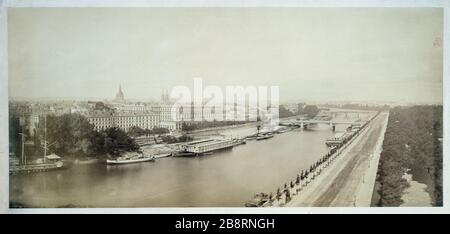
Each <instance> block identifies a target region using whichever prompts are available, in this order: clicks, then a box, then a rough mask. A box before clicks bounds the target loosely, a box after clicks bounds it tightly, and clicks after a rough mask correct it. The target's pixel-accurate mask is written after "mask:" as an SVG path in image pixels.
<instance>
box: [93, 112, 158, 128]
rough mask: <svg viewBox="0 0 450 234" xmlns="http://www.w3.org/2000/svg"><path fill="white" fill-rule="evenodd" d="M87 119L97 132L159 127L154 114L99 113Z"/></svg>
mask: <svg viewBox="0 0 450 234" xmlns="http://www.w3.org/2000/svg"><path fill="white" fill-rule="evenodd" d="M87 119H88V121H89V123H91V124H93V125H94V128H95V130H98V131H99V130H105V129H108V128H112V127H117V128H120V129H122V130H124V131H128V130H130V128H131V127H133V126H135V127H139V128H142V129H152V128H154V127H159V126H160V120H159V114H158V113H155V112H113V111H101V112H92V113H90V114H89V115H88V116H87Z"/></svg>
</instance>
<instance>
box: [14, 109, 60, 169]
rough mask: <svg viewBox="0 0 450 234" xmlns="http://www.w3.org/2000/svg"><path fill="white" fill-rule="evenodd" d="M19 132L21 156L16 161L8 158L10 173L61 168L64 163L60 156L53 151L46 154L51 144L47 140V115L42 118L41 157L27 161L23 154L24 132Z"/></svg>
mask: <svg viewBox="0 0 450 234" xmlns="http://www.w3.org/2000/svg"><path fill="white" fill-rule="evenodd" d="M19 134H20V135H21V140H22V156H21V160H16V162H14V160H10V165H9V173H10V174H18V173H33V172H43V171H50V170H57V169H61V168H63V165H64V163H63V161H62V159H61V157H59V156H58V155H56V154H54V153H52V154H47V152H48V151H49V147H50V145H51V144H49V143H48V141H47V117H45V118H44V142H43V143H42V145H41V147H42V148H43V149H44V156H43V157H42V158H39V159H38V160H35V161H33V162H28V161H27V155H26V154H25V134H23V133H19ZM11 162H14V163H11Z"/></svg>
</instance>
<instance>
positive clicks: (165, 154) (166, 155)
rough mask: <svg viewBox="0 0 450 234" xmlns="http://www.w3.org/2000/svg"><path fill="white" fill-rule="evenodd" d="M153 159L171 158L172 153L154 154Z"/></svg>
mask: <svg viewBox="0 0 450 234" xmlns="http://www.w3.org/2000/svg"><path fill="white" fill-rule="evenodd" d="M154 156H155V158H165V157H170V156H172V153H161V154H155V155H154Z"/></svg>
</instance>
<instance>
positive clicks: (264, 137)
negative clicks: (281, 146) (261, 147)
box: [256, 133, 273, 141]
mask: <svg viewBox="0 0 450 234" xmlns="http://www.w3.org/2000/svg"><path fill="white" fill-rule="evenodd" d="M272 137H273V135H272V133H266V134H261V135H259V136H258V137H257V138H256V140H258V141H260V140H266V139H270V138H272Z"/></svg>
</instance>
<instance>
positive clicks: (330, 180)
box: [285, 112, 388, 207]
mask: <svg viewBox="0 0 450 234" xmlns="http://www.w3.org/2000/svg"><path fill="white" fill-rule="evenodd" d="M387 119H388V113H385V112H383V113H381V114H380V115H379V116H377V117H376V118H375V119H374V120H373V121H372V122H371V123H370V125H369V126H368V128H366V129H365V130H364V131H363V132H362V133H361V135H360V136H358V138H357V139H355V141H353V142H352V143H350V145H349V146H348V147H347V148H346V149H345V150H344V151H342V154H341V155H340V156H339V157H338V158H337V159H336V160H335V161H333V163H332V164H331V165H330V167H328V168H325V169H324V171H323V172H322V173H321V174H320V175H319V176H318V177H317V178H315V179H314V180H313V181H312V182H311V183H310V184H308V186H306V187H305V188H303V190H302V191H301V192H300V193H299V194H297V195H295V196H293V199H292V200H291V201H290V202H289V203H287V204H285V206H296V207H305V206H313V207H348V206H358V207H364V206H366V207H367V206H370V201H371V199H372V192H373V188H374V184H375V178H376V173H377V167H378V161H379V155H380V152H381V145H382V142H383V139H384V133H385V131H386V126H387Z"/></svg>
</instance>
